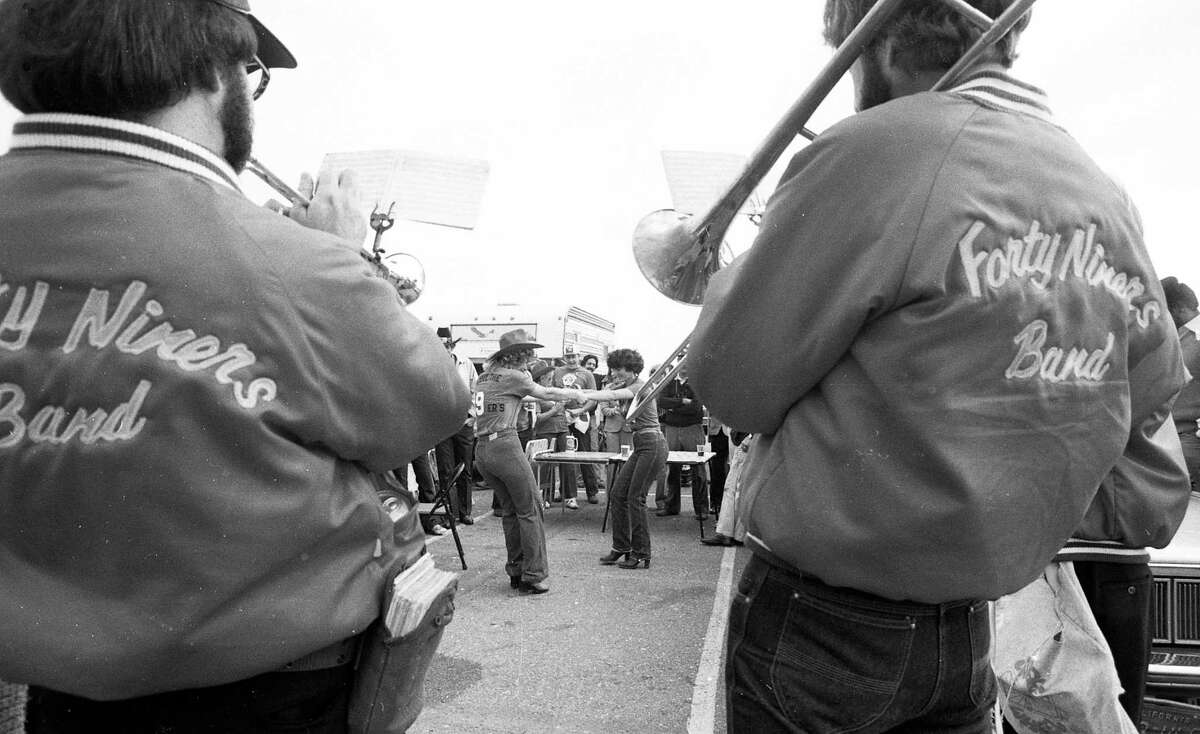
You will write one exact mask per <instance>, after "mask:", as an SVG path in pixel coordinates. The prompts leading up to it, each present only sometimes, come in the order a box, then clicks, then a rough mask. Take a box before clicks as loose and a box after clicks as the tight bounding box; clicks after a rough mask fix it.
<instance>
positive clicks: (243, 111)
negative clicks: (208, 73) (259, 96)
mask: <svg viewBox="0 0 1200 734" xmlns="http://www.w3.org/2000/svg"><path fill="white" fill-rule="evenodd" d="M230 77H231V78H230V79H228V80H227V81H228V83H227V84H226V85H225V99H224V101H222V102H221V111H220V115H221V131H222V132H223V133H224V135H225V162H226V163H228V164H229V165H230V166H231V167H232V168H233V170H234V171H236V172H238V173H241V172H242V170H243V169H244V168H245V167H246V162H247V161H249V160H250V151H251V150H252V148H253V144H254V116H253V114H252V113H251V109H250V95H249V94H248V93H247V92H246V77H245V75H243V74H242V73H240V70H239V71H236V72H234V73H233V74H231V75H230Z"/></svg>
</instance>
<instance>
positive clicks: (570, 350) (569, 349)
mask: <svg viewBox="0 0 1200 734" xmlns="http://www.w3.org/2000/svg"><path fill="white" fill-rule="evenodd" d="M568 354H575V355H578V354H579V352H577V351H575V345H574V344H568V345H567V346H566V347H564V348H563V356H564V357H565V356H567V355H568Z"/></svg>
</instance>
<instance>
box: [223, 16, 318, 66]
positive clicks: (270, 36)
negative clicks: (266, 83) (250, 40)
mask: <svg viewBox="0 0 1200 734" xmlns="http://www.w3.org/2000/svg"><path fill="white" fill-rule="evenodd" d="M209 2H213V3H216V4H217V5H221V6H223V7H226V8H229V9H230V10H233V11H234V12H238V13H241V14H242V15H244V16H246V17H247V18H249V19H250V25H252V26H253V27H254V35H256V36H258V54H257V55H258V60H259V61H261V62H263V64H264V65H266V66H268V67H270V68H272V69H295V68H296V57H295V56H292V52H291V51H288V50H287V46H284V45H283V43H282V42H281V41H280V40H279V39H278V38H276V37H275V34H274V33H272V32H271V31H269V30H267V27H266V26H265V25H263V24H262V23H261V22H260V21H259V20H258V18H255V17H254V16H253V15H251V14H250V0H209Z"/></svg>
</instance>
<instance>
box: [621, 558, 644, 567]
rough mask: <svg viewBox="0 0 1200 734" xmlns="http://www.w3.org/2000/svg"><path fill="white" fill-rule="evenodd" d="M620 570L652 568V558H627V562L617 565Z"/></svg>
mask: <svg viewBox="0 0 1200 734" xmlns="http://www.w3.org/2000/svg"><path fill="white" fill-rule="evenodd" d="M617 567H618V568H639V567H640V568H650V557H649V556H646V557H645V558H637V557H634V556H626V558H625V560H623V561H621V562H620V563H618V564H617Z"/></svg>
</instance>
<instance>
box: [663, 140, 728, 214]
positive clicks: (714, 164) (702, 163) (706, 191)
mask: <svg viewBox="0 0 1200 734" xmlns="http://www.w3.org/2000/svg"><path fill="white" fill-rule="evenodd" d="M662 159H663V169H664V170H665V172H666V174H667V188H669V189H670V191H671V201H672V204H673V206H674V208H675V210H676V211H678V212H683V213H685V214H697V213H700V212H704V211H707V210H708V208H709V207H710V206H712V204H713V202H715V201H716V200H717V199H719V198H721V195H722V194H724V193H725V191H726V190H727V189H728V188H729V185H730V184H731V183H733V181H734V180H735V179H737V177H738V175H739V174H741V172H742V169H743V168H745V167H746V157H745V156H743V155H738V154H737V153H705V152H702V151H686V150H664V151H663V152H662ZM743 208H744V207H743Z"/></svg>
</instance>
